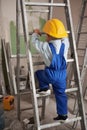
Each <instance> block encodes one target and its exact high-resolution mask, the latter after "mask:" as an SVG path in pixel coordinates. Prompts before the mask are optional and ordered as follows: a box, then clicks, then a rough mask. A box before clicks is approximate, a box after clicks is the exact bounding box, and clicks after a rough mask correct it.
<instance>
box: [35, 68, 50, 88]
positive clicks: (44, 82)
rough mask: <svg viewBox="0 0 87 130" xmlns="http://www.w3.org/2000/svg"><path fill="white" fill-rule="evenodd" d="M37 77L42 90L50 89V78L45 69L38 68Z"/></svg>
mask: <svg viewBox="0 0 87 130" xmlns="http://www.w3.org/2000/svg"><path fill="white" fill-rule="evenodd" d="M35 74H36V77H37V79H38V82H39V88H40V89H41V90H44V89H49V80H48V78H47V76H46V74H45V71H44V70H38V71H36V73H35Z"/></svg>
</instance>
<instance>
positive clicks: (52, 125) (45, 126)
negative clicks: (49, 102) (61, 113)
mask: <svg viewBox="0 0 87 130" xmlns="http://www.w3.org/2000/svg"><path fill="white" fill-rule="evenodd" d="M78 120H81V117H75V118H72V119H71V118H70V119H68V120H66V121H65V122H64V123H61V122H55V123H50V124H45V125H41V126H40V129H45V128H50V127H54V126H59V125H61V124H66V123H70V122H74V121H78Z"/></svg>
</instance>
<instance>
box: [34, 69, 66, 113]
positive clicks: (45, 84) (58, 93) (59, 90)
mask: <svg viewBox="0 0 87 130" xmlns="http://www.w3.org/2000/svg"><path fill="white" fill-rule="evenodd" d="M57 73H58V80H56V81H55V76H53V77H52V79H50V78H49V76H48V75H47V74H46V71H45V70H38V71H36V76H37V79H38V81H39V88H40V89H44V88H49V84H52V87H53V91H54V94H55V98H56V109H57V114H58V115H66V114H67V95H66V93H65V89H66V78H64V76H63V78H62V75H61V74H60V73H61V72H57ZM64 73H65V72H64ZM62 74H63V73H62ZM60 75H61V78H60V77H59V76H60ZM59 79H61V80H59Z"/></svg>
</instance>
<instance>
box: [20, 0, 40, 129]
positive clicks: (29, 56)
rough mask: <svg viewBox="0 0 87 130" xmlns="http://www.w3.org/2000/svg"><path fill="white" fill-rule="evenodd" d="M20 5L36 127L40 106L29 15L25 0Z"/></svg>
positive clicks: (38, 124) (21, 0)
mask: <svg viewBox="0 0 87 130" xmlns="http://www.w3.org/2000/svg"><path fill="white" fill-rule="evenodd" d="M20 5H21V12H22V21H23V30H24V38H25V43H26V53H27V54H26V55H27V58H28V59H27V61H28V67H29V68H28V71H29V70H31V72H30V71H29V72H28V73H29V77H30V74H31V77H30V79H31V80H32V82H30V87H31V89H32V86H33V89H32V91H33V95H32V96H33V105H34V108H35V109H34V113H35V116H34V117H35V124H36V127H37V126H40V122H39V117H38V115H39V112H38V106H37V104H38V103H37V98H36V91H35V82H34V81H35V80H34V72H33V64H32V56H31V52H30V50H29V36H28V27H27V25H28V24H27V16H26V10H25V4H24V1H23V0H20Z"/></svg>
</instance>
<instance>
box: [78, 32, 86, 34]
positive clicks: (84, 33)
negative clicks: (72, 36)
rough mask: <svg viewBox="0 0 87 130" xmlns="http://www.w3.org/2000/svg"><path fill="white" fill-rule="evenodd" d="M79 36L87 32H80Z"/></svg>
mask: <svg viewBox="0 0 87 130" xmlns="http://www.w3.org/2000/svg"><path fill="white" fill-rule="evenodd" d="M79 34H87V32H79Z"/></svg>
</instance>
